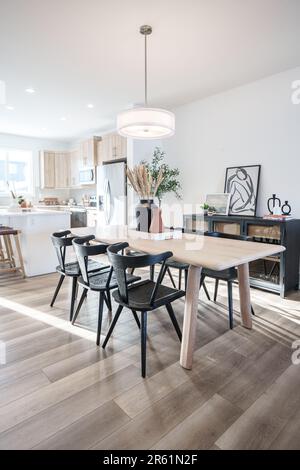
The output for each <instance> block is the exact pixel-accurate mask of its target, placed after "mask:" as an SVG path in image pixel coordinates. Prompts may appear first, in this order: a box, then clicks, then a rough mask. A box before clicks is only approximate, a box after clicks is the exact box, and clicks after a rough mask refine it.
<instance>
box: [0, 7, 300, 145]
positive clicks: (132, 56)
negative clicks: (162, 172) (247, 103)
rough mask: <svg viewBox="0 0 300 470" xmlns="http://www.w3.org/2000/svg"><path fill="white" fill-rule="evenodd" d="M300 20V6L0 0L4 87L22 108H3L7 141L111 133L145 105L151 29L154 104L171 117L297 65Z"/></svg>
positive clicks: (1, 125) (1, 128)
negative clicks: (126, 112) (123, 116)
mask: <svg viewBox="0 0 300 470" xmlns="http://www.w3.org/2000/svg"><path fill="white" fill-rule="evenodd" d="M299 18H300V1H299V0H243V1H241V0H148V1H146V0H42V1H41V0H9V1H8V0H0V80H4V81H5V82H6V89H7V103H6V104H7V105H10V106H14V107H15V109H14V110H13V111H9V110H7V109H6V107H5V106H4V105H0V132H7V133H14V134H22V135H30V136H37V137H47V138H49V137H50V138H58V139H64V140H70V139H73V138H78V137H80V136H82V135H84V134H86V133H88V132H92V131H93V132H96V131H98V132H99V131H100V130H101V129H107V128H111V127H112V126H113V125H114V122H115V117H116V114H117V112H118V111H120V110H123V109H125V108H128V107H130V106H131V105H132V104H133V103H140V102H142V101H143V52H144V49H143V39H142V37H141V36H140V35H139V33H138V30H139V26H140V25H141V24H144V23H148V24H150V25H152V26H153V34H152V36H151V37H150V39H149V100H150V104H152V105H154V106H166V107H169V108H173V107H176V106H177V105H180V104H183V103H186V102H189V101H192V100H195V99H198V98H202V97H205V96H207V95H210V94H213V93H218V92H220V91H223V90H226V89H229V88H233V87H235V86H238V85H242V84H244V83H247V82H250V81H253V80H257V79H259V78H262V77H265V76H267V75H271V74H273V73H277V72H281V71H284V70H287V69H289V68H293V67H296V66H298V65H299V64H300V27H299ZM28 87H33V88H34V89H36V93H35V94H32V95H29V94H28V93H26V92H25V91H24V90H25V89H26V88H28ZM88 103H93V104H94V105H95V107H94V109H87V107H86V105H87V104H88ZM63 116H65V117H67V120H66V121H61V120H60V118H61V117H63ZM43 128H46V130H43Z"/></svg>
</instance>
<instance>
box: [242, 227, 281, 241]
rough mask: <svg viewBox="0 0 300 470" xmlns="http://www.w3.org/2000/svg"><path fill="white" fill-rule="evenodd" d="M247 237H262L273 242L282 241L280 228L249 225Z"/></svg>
mask: <svg viewBox="0 0 300 470" xmlns="http://www.w3.org/2000/svg"><path fill="white" fill-rule="evenodd" d="M247 235H248V236H249V237H260V238H268V239H273V240H280V226H279V225H255V224H248V233H247Z"/></svg>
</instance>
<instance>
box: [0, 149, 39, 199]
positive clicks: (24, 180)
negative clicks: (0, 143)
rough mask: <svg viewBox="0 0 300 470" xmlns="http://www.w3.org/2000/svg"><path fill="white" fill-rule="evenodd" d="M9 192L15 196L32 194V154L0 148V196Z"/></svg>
mask: <svg viewBox="0 0 300 470" xmlns="http://www.w3.org/2000/svg"><path fill="white" fill-rule="evenodd" d="M7 183H9V188H8V185H7ZM10 190H12V191H14V193H16V195H17V196H24V195H25V194H29V193H32V190H33V175H32V152H30V151H27V150H17V149H1V148H0V195H2V196H4V195H5V196H6V195H7V194H8V193H9V191H10Z"/></svg>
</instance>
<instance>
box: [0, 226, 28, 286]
mask: <svg viewBox="0 0 300 470" xmlns="http://www.w3.org/2000/svg"><path fill="white" fill-rule="evenodd" d="M19 233H21V232H20V231H19V230H15V229H13V228H12V227H6V226H3V225H2V226H0V265H2V266H4V267H3V268H1V269H0V273H1V274H2V273H9V272H19V273H21V275H22V277H25V270H24V262H23V256H22V251H21V246H20V240H19ZM12 241H14V245H15V249H16V252H17V259H16V256H15V252H14V249H13V243H12ZM7 265H8V267H6V266H7Z"/></svg>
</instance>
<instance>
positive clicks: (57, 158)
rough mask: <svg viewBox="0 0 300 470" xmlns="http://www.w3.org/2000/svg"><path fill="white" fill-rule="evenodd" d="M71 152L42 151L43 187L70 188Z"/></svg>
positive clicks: (41, 171)
mask: <svg viewBox="0 0 300 470" xmlns="http://www.w3.org/2000/svg"><path fill="white" fill-rule="evenodd" d="M70 171H71V166H70V152H67V151H65V152H55V151H47V150H45V151H42V152H40V173H41V188H43V189H56V188H57V189H60V188H69V187H70V184H71V173H70Z"/></svg>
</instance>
